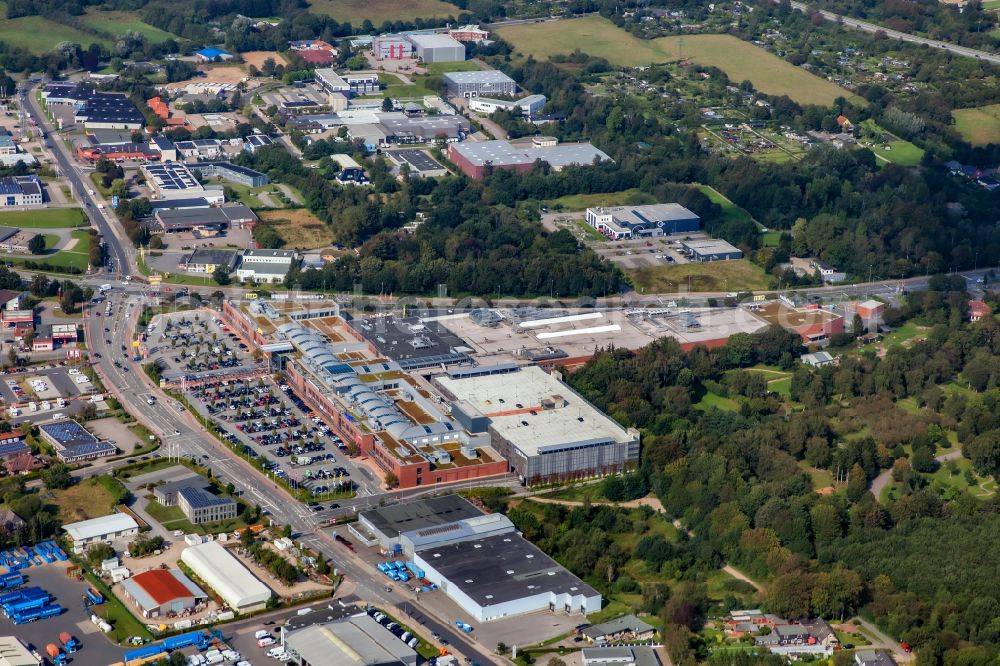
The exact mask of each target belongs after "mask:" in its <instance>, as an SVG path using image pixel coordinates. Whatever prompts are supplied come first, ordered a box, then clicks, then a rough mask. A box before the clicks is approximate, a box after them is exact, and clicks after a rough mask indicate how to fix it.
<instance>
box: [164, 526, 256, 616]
mask: <svg viewBox="0 0 1000 666" xmlns="http://www.w3.org/2000/svg"><path fill="white" fill-rule="evenodd" d="M181 561H182V562H184V564H186V565H188V566H189V567H191V571H193V572H194V573H195V575H196V576H198V578H200V579H201V580H203V581H205V584H206V585H208V586H209V587H211V588H212V589H213V590H215V592H216V593H217V594H218V595H219V596H220V597H221V598H222V600H223V602H224V603H225V604H226V605H227V606H228V607H229V608H231V609H233V610H234V611H237V612H240V613H249V612H252V611H256V610H261V609H263V608H265V607H266V606H267V600H268V599H270V598H271V590H270V588H268V587H267V585H264V583H262V582H260V581H259V580H257V577H256V576H254V575H253V574H252V573H250V570H249V569H247V568H246V567H245V566H243V563H242V562H240V561H239V560H238V559H236V557H235V556H234V555H233V554H232V553H230V552H229V551H228V550H226V549H225V548H223V547H222V545H221V544H219V542H218V541H209V542H207V543H203V544H200V545H197V546H190V547H188V548H185V549H184V552H183V553H181Z"/></svg>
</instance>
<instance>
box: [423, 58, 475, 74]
mask: <svg viewBox="0 0 1000 666" xmlns="http://www.w3.org/2000/svg"><path fill="white" fill-rule="evenodd" d="M423 68H424V69H426V70H427V73H428V74H430V75H431V76H441V75H442V74H445V73H447V72H475V71H478V70H480V69H482V67H480V66H479V63H477V62H476V61H474V60H465V61H463V62H432V63H429V64H426V65H423Z"/></svg>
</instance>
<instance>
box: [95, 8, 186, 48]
mask: <svg viewBox="0 0 1000 666" xmlns="http://www.w3.org/2000/svg"><path fill="white" fill-rule="evenodd" d="M81 19H82V20H83V22H84V23H86V24H87V25H88V26H90V27H91V28H93V29H94V30H100V31H101V32H110V33H112V34H114V35H118V36H119V37H120V36H123V35H124V34H125V33H127V32H137V33H139V34H140V35H142V36H143V37H145V38H146V40H147V41H149V42H152V43H154V44H158V43H160V42H165V41H167V40H168V39H178V37H177V36H176V35H173V34H171V33H169V32H166V31H165V30H160V29H159V28H155V27H153V26H151V25H149V24H148V23H144V22H143V21H142V19H141V18H139V15H138V14H136V13H135V12H117V11H100V10H98V9H95V8H90V9H88V10H87V13H86V14H85V15H83V16H82V17H81Z"/></svg>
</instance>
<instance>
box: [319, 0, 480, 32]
mask: <svg viewBox="0 0 1000 666" xmlns="http://www.w3.org/2000/svg"><path fill="white" fill-rule="evenodd" d="M309 8H310V9H311V10H312V11H313V13H314V14H325V15H326V16H329V17H330V18H333V19H335V20H337V21H339V22H341V23H350V24H351V25H361V24H362V23H363V22H364V20H365V19H368V20H369V21H371V22H372V23H373V24H375V25H376V26H378V25H379V24H381V23H382V22H383V21H397V20H399V21H409V20H412V19H415V18H437V17H442V18H444V17H448V16H457V15H458V13H459V12H460V11H461V10H459V8H458V7H456V6H455V5H451V4H448V3H447V2H441V0H311V2H310V3H309Z"/></svg>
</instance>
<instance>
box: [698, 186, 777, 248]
mask: <svg viewBox="0 0 1000 666" xmlns="http://www.w3.org/2000/svg"><path fill="white" fill-rule="evenodd" d="M698 189H699V190H701V192H702V194H704V195H705V196H706V197H708V198H709V200H710V201H711V202H712V203H714V204H716V205H718V206H721V207H722V214H723V216H725V218H726V220H727V221H739V222H742V221H744V220H749V221H751V222H754V223H755V224H756V222H755V221H754V219H753V217H752V216H751V215H750V213H748V212H747V211H746V210H744V209H743V208H741V207H739V206H737V205H736V204H734V203H733V202H732V201H730V200H729V199H728V198H726V196H725V195H724V194H723V193H722V192H719V191H718V190H716V189H715V188H714V187H712V186H710V185H699V186H698ZM775 245H777V243H775Z"/></svg>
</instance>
